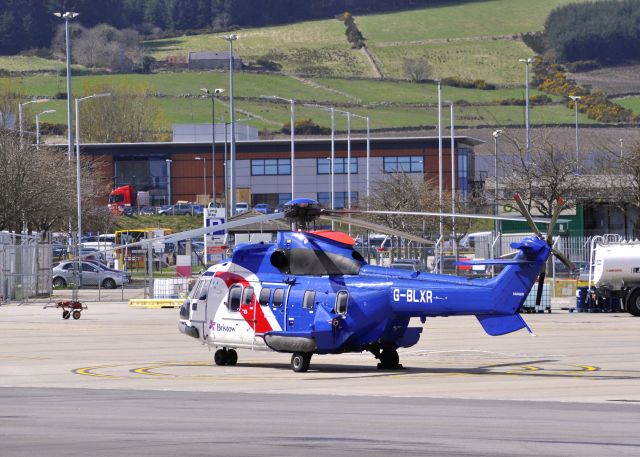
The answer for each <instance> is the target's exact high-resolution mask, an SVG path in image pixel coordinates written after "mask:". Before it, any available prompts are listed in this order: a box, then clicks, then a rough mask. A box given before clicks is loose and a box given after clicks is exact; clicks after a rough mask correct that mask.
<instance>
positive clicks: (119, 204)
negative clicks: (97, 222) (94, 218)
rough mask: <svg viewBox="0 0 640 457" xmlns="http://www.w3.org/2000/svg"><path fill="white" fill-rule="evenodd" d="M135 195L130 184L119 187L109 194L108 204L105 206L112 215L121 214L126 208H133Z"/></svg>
mask: <svg viewBox="0 0 640 457" xmlns="http://www.w3.org/2000/svg"><path fill="white" fill-rule="evenodd" d="M135 204H136V193H135V189H134V188H133V186H132V185H131V184H127V185H125V186H120V187H117V188H115V189H113V190H112V191H111V193H110V194H109V204H108V205H107V206H108V208H109V210H110V211H111V213H112V214H122V211H123V210H124V208H125V207H127V206H135Z"/></svg>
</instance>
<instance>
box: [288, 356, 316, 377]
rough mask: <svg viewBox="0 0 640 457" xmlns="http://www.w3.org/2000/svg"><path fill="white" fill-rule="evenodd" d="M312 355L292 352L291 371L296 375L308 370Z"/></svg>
mask: <svg viewBox="0 0 640 457" xmlns="http://www.w3.org/2000/svg"><path fill="white" fill-rule="evenodd" d="M312 355H313V354H311V353H310V352H294V353H293V355H292V356H291V369H292V370H293V371H295V372H296V373H304V372H305V371H307V370H308V369H309V365H310V364H311V356H312Z"/></svg>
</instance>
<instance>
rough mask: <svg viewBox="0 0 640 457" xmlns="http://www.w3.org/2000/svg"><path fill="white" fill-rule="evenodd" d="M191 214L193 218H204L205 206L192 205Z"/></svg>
mask: <svg viewBox="0 0 640 457" xmlns="http://www.w3.org/2000/svg"><path fill="white" fill-rule="evenodd" d="M191 214H192V215H193V216H202V215H203V214H204V206H202V205H198V204H194V205H191Z"/></svg>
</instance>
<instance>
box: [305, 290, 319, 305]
mask: <svg viewBox="0 0 640 457" xmlns="http://www.w3.org/2000/svg"><path fill="white" fill-rule="evenodd" d="M315 301H316V291H315V290H307V291H306V292H305V293H304V298H303V299H302V307H303V308H304V309H313V303H314V302H315Z"/></svg>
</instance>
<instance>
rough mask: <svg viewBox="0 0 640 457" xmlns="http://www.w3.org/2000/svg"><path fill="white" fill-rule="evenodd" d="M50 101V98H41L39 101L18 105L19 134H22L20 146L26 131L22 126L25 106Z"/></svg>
mask: <svg viewBox="0 0 640 457" xmlns="http://www.w3.org/2000/svg"><path fill="white" fill-rule="evenodd" d="M48 101H49V99H48V98H39V99H37V100H30V101H28V102H24V103H18V128H19V132H20V145H22V136H23V134H24V129H23V126H22V124H23V122H22V118H23V117H24V107H25V105H30V104H31V103H46V102H48ZM36 127H37V126H36Z"/></svg>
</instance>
